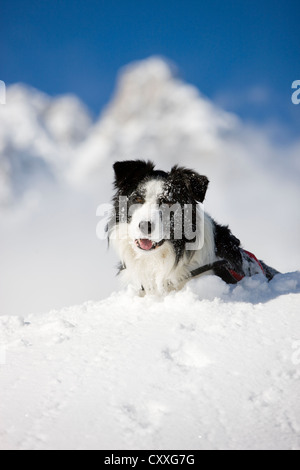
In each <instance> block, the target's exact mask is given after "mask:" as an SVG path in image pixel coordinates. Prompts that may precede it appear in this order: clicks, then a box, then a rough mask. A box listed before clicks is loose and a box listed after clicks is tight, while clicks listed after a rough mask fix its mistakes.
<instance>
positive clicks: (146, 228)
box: [139, 221, 155, 235]
mask: <svg viewBox="0 0 300 470" xmlns="http://www.w3.org/2000/svg"><path fill="white" fill-rule="evenodd" d="M154 227H155V224H154V223H153V222H148V221H143V222H141V223H140V224H139V229H140V231H141V232H142V234H143V235H151V233H152V232H153V231H154Z"/></svg>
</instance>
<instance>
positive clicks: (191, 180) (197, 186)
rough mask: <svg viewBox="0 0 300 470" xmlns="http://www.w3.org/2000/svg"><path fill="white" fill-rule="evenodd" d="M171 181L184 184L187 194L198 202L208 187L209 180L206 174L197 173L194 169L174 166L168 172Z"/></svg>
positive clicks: (203, 197)
mask: <svg viewBox="0 0 300 470" xmlns="http://www.w3.org/2000/svg"><path fill="white" fill-rule="evenodd" d="M170 178H171V181H172V182H173V183H174V184H175V185H176V184H182V183H183V184H184V185H185V186H186V188H187V190H188V192H189V194H190V195H191V196H192V197H193V198H194V199H196V201H198V202H203V201H204V199H205V194H206V191H207V188H208V184H209V180H208V178H207V177H206V176H203V175H199V174H198V173H196V171H193V170H188V169H187V168H181V167H178V166H174V167H173V168H172V170H171V173H170Z"/></svg>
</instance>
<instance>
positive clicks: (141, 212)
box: [108, 160, 278, 294]
mask: <svg viewBox="0 0 300 470" xmlns="http://www.w3.org/2000/svg"><path fill="white" fill-rule="evenodd" d="M114 171H115V189H116V193H115V196H114V200H113V202H114V211H113V213H112V214H111V217H110V220H109V223H108V239H109V242H111V243H112V244H113V246H114V248H115V249H116V251H117V253H118V255H119V257H120V260H121V264H120V267H119V274H120V275H121V277H122V278H123V280H124V281H125V282H126V283H130V284H134V285H135V286H136V287H137V288H138V289H141V291H143V292H144V293H154V294H162V293H165V292H169V291H172V290H179V289H181V288H182V287H183V286H184V285H185V284H186V282H187V281H188V280H190V279H191V278H193V277H196V276H201V275H205V274H208V273H209V274H215V275H216V276H219V277H220V278H221V279H223V280H224V281H225V282H226V283H237V282H238V281H239V280H241V279H242V278H243V277H245V276H252V275H254V274H258V273H263V274H264V275H265V276H266V278H267V279H268V280H271V279H272V278H273V277H274V275H275V274H277V273H278V271H276V270H275V269H273V268H271V267H269V266H267V265H266V264H265V263H264V262H263V261H259V260H257V258H256V257H255V256H254V255H253V254H252V253H250V252H248V251H246V250H244V249H243V248H242V247H241V244H240V241H239V240H238V239H237V238H236V237H235V236H234V235H233V234H232V233H231V231H230V230H229V228H228V227H227V226H222V225H219V224H218V223H216V222H215V221H214V220H213V219H212V218H211V217H210V216H209V215H208V214H206V213H205V212H204V209H203V201H204V198H205V194H206V191H207V187H208V184H209V181H208V179H207V177H206V176H202V175H199V174H198V173H196V172H195V171H192V170H189V169H187V168H181V167H178V166H174V167H173V168H172V169H171V171H170V172H169V173H167V172H164V171H158V170H155V165H154V164H153V163H152V162H150V161H148V162H146V161H142V160H135V161H124V162H117V163H115V164H114Z"/></svg>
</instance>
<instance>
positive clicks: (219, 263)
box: [190, 259, 228, 277]
mask: <svg viewBox="0 0 300 470" xmlns="http://www.w3.org/2000/svg"><path fill="white" fill-rule="evenodd" d="M225 265H228V263H227V261H226V260H225V259H221V260H219V261H215V262H214V263H210V264H205V265H204V266H201V267H200V268H197V269H194V270H193V271H191V272H190V277H196V276H199V274H203V273H206V272H207V271H210V270H211V269H214V268H220V267H221V266H225Z"/></svg>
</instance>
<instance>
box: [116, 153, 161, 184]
mask: <svg viewBox="0 0 300 470" xmlns="http://www.w3.org/2000/svg"><path fill="white" fill-rule="evenodd" d="M154 167H155V165H154V164H153V163H152V162H150V161H148V162H146V161H144V160H127V161H124V162H116V163H115V164H114V166H113V168H114V171H115V187H116V188H118V189H124V188H125V187H127V186H130V187H131V186H132V185H133V184H136V183H138V182H139V181H141V180H142V179H144V178H145V177H146V176H147V174H149V173H151V172H152V171H153V170H154Z"/></svg>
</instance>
